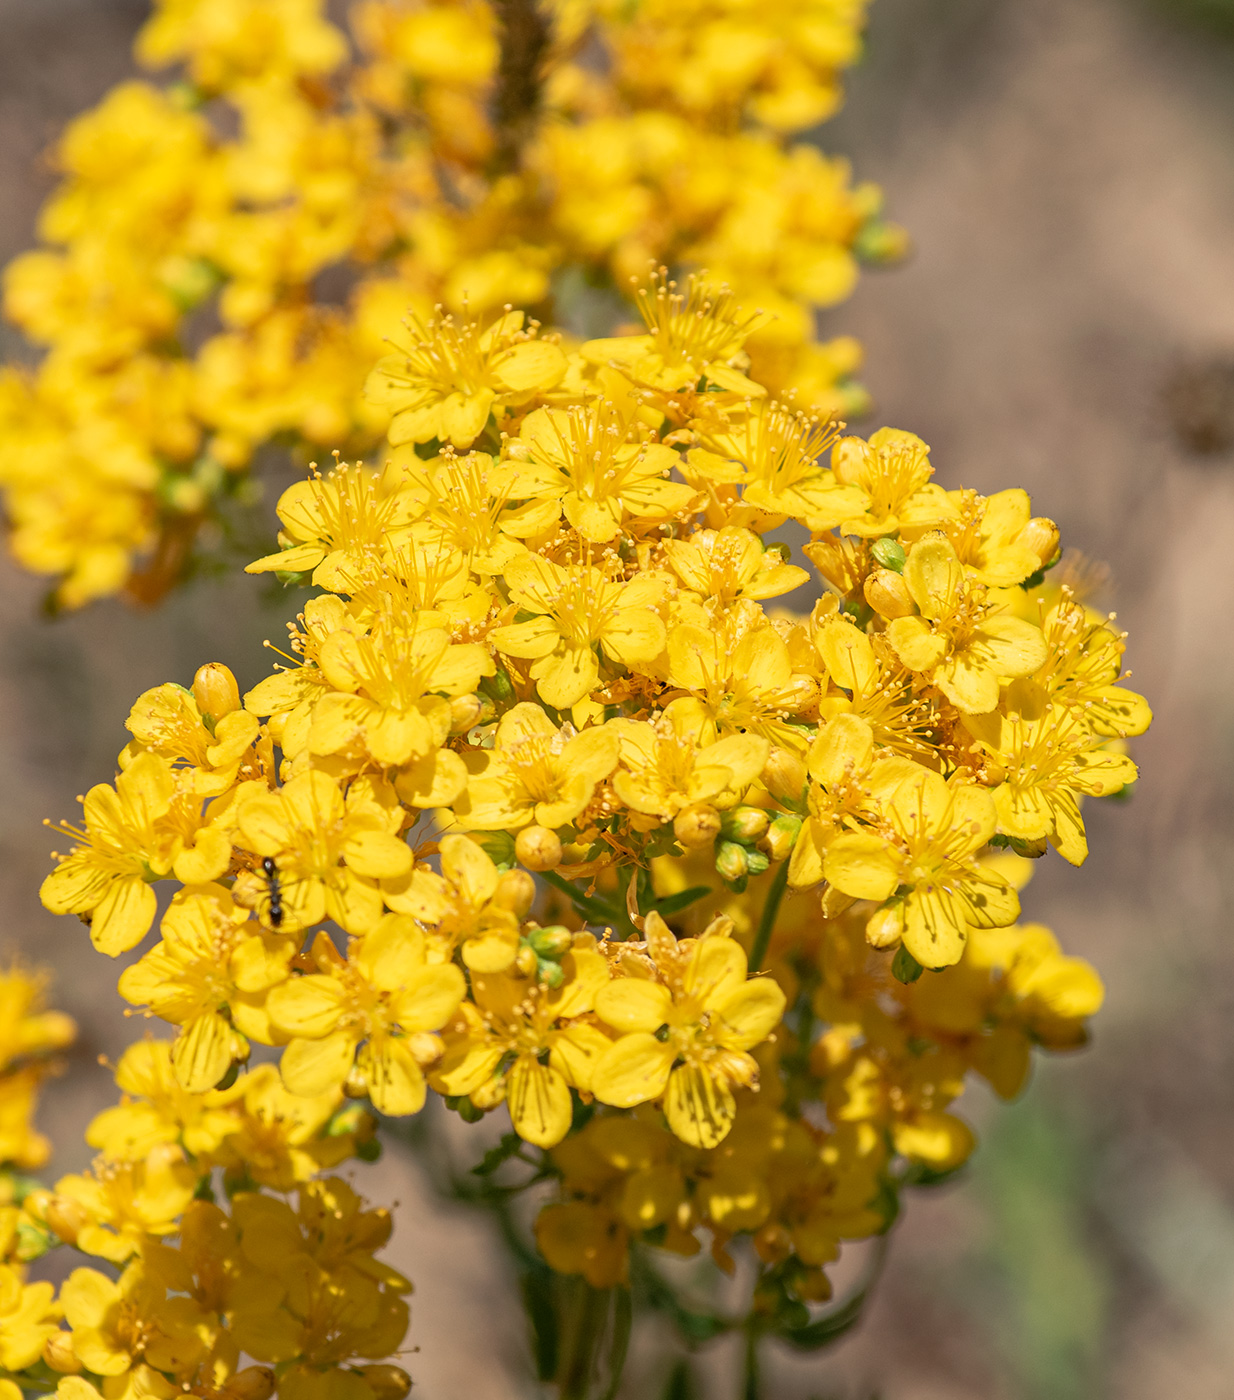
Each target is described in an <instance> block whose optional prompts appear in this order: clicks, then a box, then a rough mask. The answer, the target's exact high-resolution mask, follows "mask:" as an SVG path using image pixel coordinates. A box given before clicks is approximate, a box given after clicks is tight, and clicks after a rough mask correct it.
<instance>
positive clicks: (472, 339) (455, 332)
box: [366, 311, 566, 447]
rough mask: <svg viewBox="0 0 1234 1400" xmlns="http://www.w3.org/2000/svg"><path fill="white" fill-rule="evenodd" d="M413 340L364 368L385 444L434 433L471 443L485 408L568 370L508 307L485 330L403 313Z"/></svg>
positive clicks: (533, 390)
mask: <svg viewBox="0 0 1234 1400" xmlns="http://www.w3.org/2000/svg"><path fill="white" fill-rule="evenodd" d="M406 325H407V329H408V330H409V331H410V332H411V342H410V344H409V345H408V346H407V348H406V349H405V350H402V351H401V352H400V353H398V354H395V355H387V356H386V357H385V358H384V359H383V360H381V361H380V362H379V363H378V365H377V368H376V369H374V370H373V372H372V373H371V374H370V375H369V378H368V383H367V386H366V393H367V395H368V398H369V400H370V402H372V403H376V404H381V405H383V406H384V407H386V408H388V409H389V410H390V411H391V413H393V415H394V417H393V419H392V420H391V423H390V433H389V437H390V445H391V446H392V447H394V446H397V445H398V444H399V443H404V442H428V441H430V440H431V439H433V438H437V439H438V440H439V441H441V442H450V443H453V444H454V446H455V447H470V446H471V444H472V443H473V442H474V441H475V440H476V438H478V437H479V436H480V433H481V432H482V431H483V430H484V425H485V424H486V423H487V422H488V418H489V414H490V413H496V414H497V415H498V416H500V414H501V412H502V410H503V409H504V408H506V407H509V406H517V405H520V404H524V403H526V402H527V401H528V400H529V399H531V398H532V397H534V396H535V395H536V394H539V393H543V392H545V391H546V390H548V389H551V388H552V387H553V386H554V385H555V384H556V383H558V382H559V380H561V379H562V377H563V376H564V375H565V372H566V357H565V355H564V354H562V352H561V348H560V347H559V346H558V345H556V344H554V343H553V342H552V341H548V340H537V339H536V338H535V334H536V329H537V328H536V327H535V326H534V325H533V326H532V328H531V329H530V330H524V329H523V313H522V312H521V311H508V312H506V314H505V315H504V316H501V317H499V318H498V319H497V320H496V321H494V322H493V323H492V324H491V325H490V326H488V327H487V328H486V329H484V330H481V328H480V322H478V321H464V322H462V323H458V322H456V321H455V320H454V318H453V317H452V316H441V315H438V316H436V317H434V319H433V320H431V321H429V322H428V323H427V324H426V323H425V322H423V321H421V320H419V319H418V318H417V317H415V316H411V317H409V318H408V320H407V322H406Z"/></svg>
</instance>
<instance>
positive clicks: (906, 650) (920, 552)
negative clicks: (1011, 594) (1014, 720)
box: [887, 532, 1046, 715]
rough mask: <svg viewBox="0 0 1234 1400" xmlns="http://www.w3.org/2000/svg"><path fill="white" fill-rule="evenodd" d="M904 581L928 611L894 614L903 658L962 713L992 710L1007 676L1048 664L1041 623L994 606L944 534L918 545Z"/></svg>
mask: <svg viewBox="0 0 1234 1400" xmlns="http://www.w3.org/2000/svg"><path fill="white" fill-rule="evenodd" d="M904 582H905V584H906V586H907V588H908V591H909V594H910V595H911V597H912V600H913V602H914V603H915V604H916V605H917V608H918V609H919V611H920V614H921V615H920V616H919V617H897V618H894V619H893V620H892V622H891V623H890V624H889V625H888V627H887V639H888V640H889V641H890V643H891V645H892V647H893V648H894V649H895V653H896V655H897V656H898V657H899V658H900V660H901V661H902V662H903V664H904V665H905V666H907V667H908V669H909V670H910V671H916V672H919V673H921V674H923V675H925V676H927V677H928V678H929V680H930V681H931V682H932V683H933V684H934V685H936V686H937V687H938V688H939V690H941V691H942V692H943V694H944V695H945V696H946V697H947V699H948V700H950V701H951V703H952V704H953V705H954V706H955V707H956V709H957V710H959V711H961V713H963V714H966V715H980V714H987V713H988V712H989V711H990V710H992V709H994V707H995V706H996V705H997V704H998V690H999V683H1000V682H1001V681H1003V680H1010V679H1014V678H1016V677H1019V676H1028V675H1031V674H1032V673H1033V672H1034V671H1036V670H1037V669H1038V667H1040V666H1041V665H1042V664H1043V663H1044V662H1045V659H1046V644H1045V640H1044V638H1043V637H1042V635H1041V630H1040V628H1037V627H1034V626H1033V625H1032V624H1031V623H1029V622H1023V621H1021V619H1019V618H1018V617H1011V616H1009V615H1007V614H1005V613H996V612H993V611H992V608H991V605H990V603H989V602H987V600H986V598H985V596H984V591H983V590H981V589H980V586H979V585H978V586H976V587H974V585H973V584H971V583H970V582H968V580H966V578H965V573H964V566H963V565H962V564H961V563H960V561H959V559H958V558H957V556H956V552H955V549H954V548H953V546H952V544H951V542H950V541H949V540H948V539H947V537H946V536H945V535H943V534H942V533H940V532H931V533H930V534H927V535H925V536H923V538H922V539H920V540H919V541H918V542H917V543H916V544H915V545H913V547H912V549H911V550H910V552H909V556H908V562H907V563H906V564H905V565H904Z"/></svg>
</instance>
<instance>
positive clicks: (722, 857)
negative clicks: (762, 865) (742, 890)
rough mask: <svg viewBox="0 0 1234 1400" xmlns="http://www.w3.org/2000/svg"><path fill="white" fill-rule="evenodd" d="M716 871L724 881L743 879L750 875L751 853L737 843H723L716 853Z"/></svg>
mask: <svg viewBox="0 0 1234 1400" xmlns="http://www.w3.org/2000/svg"><path fill="white" fill-rule="evenodd" d="M764 859H766V857H764ZM716 870H717V871H718V872H719V874H720V876H721V878H722V879H725V880H740V879H742V878H743V876H746V875H748V874H749V873H750V852H749V851H747V850H746V848H745V847H744V846H739V845H738V844H737V842H736V841H722V842H721V843H720V849H719V851H717V852H716Z"/></svg>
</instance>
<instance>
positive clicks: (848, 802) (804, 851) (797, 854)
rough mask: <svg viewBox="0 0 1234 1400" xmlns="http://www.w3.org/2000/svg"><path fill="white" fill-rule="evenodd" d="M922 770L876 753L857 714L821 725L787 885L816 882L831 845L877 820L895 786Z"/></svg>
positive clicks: (870, 734)
mask: <svg viewBox="0 0 1234 1400" xmlns="http://www.w3.org/2000/svg"><path fill="white" fill-rule="evenodd" d="M922 771H923V770H922V769H920V768H919V767H918V765H917V764H915V763H913V762H912V760H911V759H907V758H901V757H899V756H897V755H895V754H892V753H889V752H888V751H887V750H885V749H884V750H881V751H879V750H876V749H875V746H874V731H873V729H872V728H871V727H870V725H869V724H867V723H866V721H865V720H863V719H861V718H860V717H859V716H857V715H853V714H840V715H837V716H836V717H835V718H834V719H832V720H829V721H828V722H827V723H826V724H824V725H823V726H822V727H821V728H820V730H819V733H818V737H817V738H816V739H815V740H814V742H813V744H811V745H810V754H809V759H808V772H809V775H810V778H811V782H810V785H809V788H808V789H807V794H806V800H807V803H808V811H809V815H808V816H807V817H806V820H805V823H804V825H803V826H802V828H801V834H800V835H799V836H798V838H797V844H796V845H795V846H794V847H793V854H792V856H791V857H790V860H789V867H788V882H789V884H790V885H792V886H794V888H797V889H804V888H806V887H808V886H810V885H816V884H818V882H819V881H820V880H821V879H822V878H823V863H824V860H825V858H826V853H827V848H828V846H829V845H830V844H831V842H832V841H834V840H835V839H836V838H837V837H838V836H839V835H840V834H841V832H842V831H844V830H845V828H847V827H852V826H856V825H857V823H858V822H859V821H860V820H862V819H864V820H866V821H871V820H877V818H878V817H879V816H880V814H881V812H882V807H883V804H884V803H885V802H886V801H887V800H888V799H889V798H890V797H891V795H892V794H893V793H894V792H895V790H896V788H898V787H899V785H900V784H901V783H902V782H903V781H904V780H905V779H906V778H908V777H911V776H912V775H913V774H914V773H920V772H922Z"/></svg>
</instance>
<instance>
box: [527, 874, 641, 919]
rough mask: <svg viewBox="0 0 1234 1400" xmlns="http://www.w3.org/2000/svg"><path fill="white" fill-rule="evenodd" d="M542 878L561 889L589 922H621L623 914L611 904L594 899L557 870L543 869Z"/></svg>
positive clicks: (555, 887) (556, 888)
mask: <svg viewBox="0 0 1234 1400" xmlns="http://www.w3.org/2000/svg"><path fill="white" fill-rule="evenodd" d="M540 878H541V879H542V880H545V881H547V883H548V884H550V885H552V887H553V888H554V889H555V890H560V891H561V893H562V894H564V895H566V896H567V898H568V899H569V900H570V902H571V903H572V904H573V905H574V907H575V908H576V909H577V910H578V912H579V913H580V914H581V915H582V916H583V917H584V918H585V919H586V920H587V922H588V923H589V924H618V923H620V922H621V919H622V915H620V914H619V913H618V912H617V911H616V910H615V909H613V908H612V907H611V906H610V905H608V904H606V903H605V902H604V901H603V900H599V899H593V898H592V897H591V896H590V895H586V894H584V893H583V892H582V890H580V889H579V888H578V887H577V886H576V885H573V884H571V883H570V881H569V880H566V879H563V878H562V877H561V876H560V875H559V874H558V873H557V872H556V871H555V870H545V871H542V872H541V875H540Z"/></svg>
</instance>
